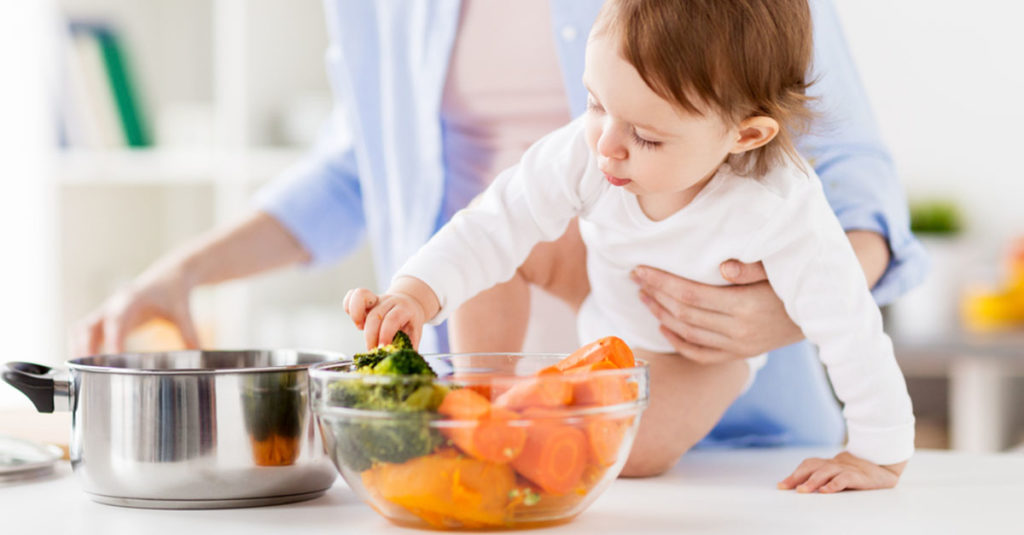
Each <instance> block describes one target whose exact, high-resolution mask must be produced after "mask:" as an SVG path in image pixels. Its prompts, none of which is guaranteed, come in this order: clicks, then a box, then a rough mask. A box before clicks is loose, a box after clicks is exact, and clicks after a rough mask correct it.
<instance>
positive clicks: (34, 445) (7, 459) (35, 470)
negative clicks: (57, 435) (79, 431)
mask: <svg viewBox="0 0 1024 535" xmlns="http://www.w3.org/2000/svg"><path fill="white" fill-rule="evenodd" d="M62 457H64V452H63V451H61V449H60V448H58V447H57V446H52V445H48V444H39V443H38V442H32V441H30V440H24V439H20V438H14V437H11V436H7V435H0V483H6V482H9V481H18V480H22V479H31V478H35V477H42V476H45V475H47V474H50V473H51V472H53V466H54V464H56V463H57V461H59V460H60V459H61V458H62Z"/></svg>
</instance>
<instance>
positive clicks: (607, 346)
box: [555, 336, 636, 371]
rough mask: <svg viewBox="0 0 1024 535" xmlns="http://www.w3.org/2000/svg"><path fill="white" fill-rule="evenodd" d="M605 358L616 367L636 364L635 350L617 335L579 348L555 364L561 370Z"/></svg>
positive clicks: (627, 366) (629, 366)
mask: <svg viewBox="0 0 1024 535" xmlns="http://www.w3.org/2000/svg"><path fill="white" fill-rule="evenodd" d="M605 359H607V360H608V361H609V362H611V363H612V364H613V365H615V367H616V368H632V367H633V366H636V359H635V358H633V350H631V349H629V346H628V345H626V342H623V341H622V339H621V338H617V337H615V336H606V337H604V338H601V339H600V340H597V341H595V342H591V343H589V344H587V345H585V346H583V347H581V348H579V349H577V350H576V351H574V352H573V353H572V354H571V355H569V356H568V357H565V358H564V359H562V360H560V361H559V362H558V364H555V367H556V368H558V369H559V370H561V371H566V370H568V369H569V368H575V367H576V366H582V365H586V364H593V363H595V362H598V361H601V360H605Z"/></svg>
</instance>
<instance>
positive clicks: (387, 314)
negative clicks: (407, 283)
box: [345, 288, 426, 349]
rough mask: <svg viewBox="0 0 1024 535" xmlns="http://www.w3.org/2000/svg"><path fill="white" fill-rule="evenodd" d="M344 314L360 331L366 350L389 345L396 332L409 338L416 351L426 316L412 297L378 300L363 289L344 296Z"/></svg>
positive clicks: (378, 298) (381, 298)
mask: <svg viewBox="0 0 1024 535" xmlns="http://www.w3.org/2000/svg"><path fill="white" fill-rule="evenodd" d="M345 312H346V313H347V314H348V315H349V317H351V318H352V321H353V322H354V323H355V324H356V327H359V328H360V329H362V330H363V334H364V335H365V336H366V348H367V349H374V348H376V347H378V346H382V345H386V344H390V343H391V340H392V339H394V337H395V334H397V333H398V331H400V330H401V331H404V332H405V334H407V335H409V341H411V342H412V345H413V347H419V343H420V334H421V333H422V332H423V323H424V322H425V321H426V313H425V312H424V310H423V305H421V304H420V302H419V301H417V300H416V299H415V298H413V297H412V296H409V295H406V294H403V293H391V294H385V295H382V296H379V297H378V296H377V295H376V294H374V293H373V292H371V291H370V290H367V289H366V288H357V289H355V290H349V291H348V293H347V294H345Z"/></svg>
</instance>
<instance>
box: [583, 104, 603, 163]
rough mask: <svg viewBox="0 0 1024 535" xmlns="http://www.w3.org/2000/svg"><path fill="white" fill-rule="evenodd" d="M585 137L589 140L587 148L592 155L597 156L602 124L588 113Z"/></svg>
mask: <svg viewBox="0 0 1024 535" xmlns="http://www.w3.org/2000/svg"><path fill="white" fill-rule="evenodd" d="M583 132H584V137H586V138H587V148H588V149H590V153H591V154H597V140H598V139H601V123H600V121H597V120H595V119H594V118H593V117H591V114H590V113H588V114H587V117H586V119H584V121H583Z"/></svg>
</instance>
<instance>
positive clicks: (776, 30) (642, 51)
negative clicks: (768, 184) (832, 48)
mask: <svg viewBox="0 0 1024 535" xmlns="http://www.w3.org/2000/svg"><path fill="white" fill-rule="evenodd" d="M597 31H598V32H610V33H611V34H614V35H616V36H618V37H619V39H620V40H621V54H622V56H623V57H624V58H625V59H626V61H628V62H630V63H631V64H632V65H633V67H635V68H636V70H637V72H639V73H640V77H641V78H643V80H644V82H646V83H647V85H648V86H650V88H651V89H652V90H654V92H655V93H657V94H658V95H659V96H660V97H661V98H664V99H665V100H667V101H669V102H672V103H674V104H676V105H677V106H679V107H680V108H682V109H683V110H686V111H688V112H691V113H697V114H703V113H704V111H703V110H706V109H707V107H709V106H710V107H711V108H713V109H714V110H716V111H718V112H719V113H720V114H721V115H722V116H723V117H724V118H725V120H726V121H729V122H730V123H732V124H738V123H739V122H740V121H742V120H743V119H746V118H748V117H753V116H767V117H771V118H773V119H775V120H776V121H778V123H779V133H778V135H777V136H776V137H775V139H773V140H772V141H771V142H769V143H768V144H766V145H764V146H762V147H760V148H757V149H754V150H752V151H748V152H745V153H742V154H738V155H733V156H732V157H731V158H730V163H731V164H732V165H733V167H734V168H736V170H737V171H738V172H740V173H744V174H753V175H755V176H763V175H764V174H765V173H767V172H768V170H769V169H771V168H772V167H773V166H774V165H776V164H778V163H779V162H780V161H781V159H782V158H784V157H785V156H787V155H789V156H791V157H793V158H794V161H797V162H799V161H800V160H799V158H798V157H797V152H796V147H795V146H794V144H793V138H794V136H795V135H796V134H799V133H801V132H803V131H806V129H807V128H808V126H809V124H810V121H811V119H812V117H813V114H812V112H811V111H810V109H809V108H808V106H807V105H808V101H809V100H810V98H809V97H808V96H807V94H806V90H807V88H808V86H809V85H810V82H809V81H808V80H807V76H808V72H809V70H810V64H811V57H812V47H811V13H810V8H809V6H808V5H807V0H610V1H609V2H608V3H607V4H606V5H605V7H604V9H603V10H602V13H601V17H600V19H599V20H598V28H597ZM702 105H703V106H702Z"/></svg>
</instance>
